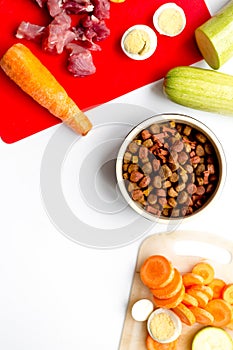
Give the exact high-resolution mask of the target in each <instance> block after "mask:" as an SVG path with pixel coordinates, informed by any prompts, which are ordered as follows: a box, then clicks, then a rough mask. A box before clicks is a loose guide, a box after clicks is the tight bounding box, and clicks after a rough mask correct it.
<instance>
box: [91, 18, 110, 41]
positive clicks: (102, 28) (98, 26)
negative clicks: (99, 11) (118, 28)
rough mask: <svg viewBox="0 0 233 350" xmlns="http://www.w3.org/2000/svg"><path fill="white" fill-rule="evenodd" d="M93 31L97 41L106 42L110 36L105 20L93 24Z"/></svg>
mask: <svg viewBox="0 0 233 350" xmlns="http://www.w3.org/2000/svg"><path fill="white" fill-rule="evenodd" d="M92 29H93V30H94V32H95V33H96V37H95V40H96V41H101V40H104V39H106V38H107V37H108V36H109V35H110V29H109V28H108V27H107V26H106V23H105V21H104V20H100V21H99V22H98V23H96V22H93V27H92Z"/></svg>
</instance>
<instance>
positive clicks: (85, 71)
mask: <svg viewBox="0 0 233 350" xmlns="http://www.w3.org/2000/svg"><path fill="white" fill-rule="evenodd" d="M66 48H67V49H68V50H70V51H71V53H70V56H69V58H68V66H67V69H68V71H69V72H70V73H71V74H72V75H74V76H75V77H85V76H87V75H91V74H94V73H95V72H96V67H95V65H94V63H93V58H92V54H91V52H90V51H89V50H87V49H85V48H83V47H82V46H79V45H77V44H73V43H70V44H68V45H67V46H66Z"/></svg>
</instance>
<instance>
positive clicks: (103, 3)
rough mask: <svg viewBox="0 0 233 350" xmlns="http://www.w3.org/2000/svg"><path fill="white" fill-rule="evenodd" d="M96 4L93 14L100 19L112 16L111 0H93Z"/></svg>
mask: <svg viewBox="0 0 233 350" xmlns="http://www.w3.org/2000/svg"><path fill="white" fill-rule="evenodd" d="M91 2H92V4H93V5H94V11H93V15H94V16H95V17H97V18H98V19H107V18H109V17H110V1H109V0H91Z"/></svg>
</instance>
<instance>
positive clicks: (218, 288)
mask: <svg viewBox="0 0 233 350" xmlns="http://www.w3.org/2000/svg"><path fill="white" fill-rule="evenodd" d="M140 278H141V281H142V282H143V284H144V285H145V286H147V287H148V288H149V290H150V292H151V293H152V298H153V302H154V305H155V307H156V308H158V307H162V308H165V309H171V310H172V311H173V312H175V313H176V315H177V316H179V318H180V320H181V321H182V322H183V323H184V324H186V325H188V326H192V325H194V323H196V322H197V323H200V324H202V325H203V326H212V327H211V328H212V331H213V332H214V329H215V328H216V329H219V328H222V327H226V328H229V329H233V283H227V282H225V281H224V280H222V279H219V278H217V277H216V276H215V270H214V267H213V266H212V265H211V264H210V263H209V262H207V261H205V260H203V261H200V262H199V263H197V264H196V265H194V266H193V268H192V270H191V271H188V272H186V273H181V272H180V271H179V270H178V269H177V268H176V267H175V266H174V265H173V264H172V262H171V261H169V259H167V258H166V257H165V256H162V255H152V256H149V257H148V258H147V259H146V260H145V261H144V262H143V264H142V266H141V268H140ZM220 334H222V333H220ZM228 338H229V340H230V341H231V347H229V349H233V342H232V339H231V337H229V336H228ZM228 338H227V339H228ZM146 344H147V348H148V349H149V350H151V349H154V350H156V349H161V350H162V349H168V350H171V349H175V348H176V345H175V342H172V343H169V344H166V347H163V345H164V344H159V345H158V344H156V342H154V341H153V339H150V337H149V336H148V338H147V340H146ZM207 348H208V349H210V350H211V349H212V347H207ZM193 349H195V350H196V349H197V347H196V348H194V347H193ZM204 349H205V348H204V345H203V349H201V350H204ZM227 349H228V348H227Z"/></svg>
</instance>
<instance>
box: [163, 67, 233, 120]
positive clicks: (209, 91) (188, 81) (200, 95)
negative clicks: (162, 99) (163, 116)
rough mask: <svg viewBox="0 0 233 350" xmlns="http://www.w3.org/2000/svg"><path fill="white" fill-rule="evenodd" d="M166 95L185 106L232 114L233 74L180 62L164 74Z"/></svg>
mask: <svg viewBox="0 0 233 350" xmlns="http://www.w3.org/2000/svg"><path fill="white" fill-rule="evenodd" d="M163 90H164V93H165V94H166V95H167V97H168V98H169V99H170V100H172V101H173V102H176V103H178V104H181V105H183V106H186V107H190V108H195V109H200V110H203V111H208V112H214V113H220V114H225V115H233V76H231V75H229V74H225V73H221V72H217V71H214V70H210V69H203V68H196V67H189V66H180V67H175V68H172V69H171V70H170V71H169V72H168V73H167V74H166V76H165V77H164V81H163Z"/></svg>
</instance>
